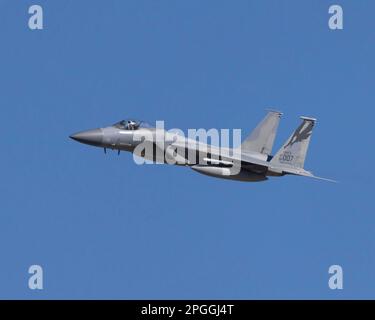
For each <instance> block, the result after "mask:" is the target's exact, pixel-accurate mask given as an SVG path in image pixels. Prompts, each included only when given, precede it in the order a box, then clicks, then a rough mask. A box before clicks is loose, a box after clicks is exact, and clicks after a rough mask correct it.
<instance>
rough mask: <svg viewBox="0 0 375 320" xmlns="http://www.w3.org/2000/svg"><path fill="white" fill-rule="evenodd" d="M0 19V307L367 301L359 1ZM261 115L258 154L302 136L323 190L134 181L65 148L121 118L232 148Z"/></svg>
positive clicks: (161, 2) (369, 174)
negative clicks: (303, 124)
mask: <svg viewBox="0 0 375 320" xmlns="http://www.w3.org/2000/svg"><path fill="white" fill-rule="evenodd" d="M333 3H337V4H340V5H342V7H343V9H344V30H342V31H332V30H330V29H329V28H328V19H329V14H328V8H329V6H330V5H331V4H333ZM32 4H40V5H42V7H43V9H44V30H41V31H31V30H30V29H29V28H28V18H29V14H28V8H29V6H30V5H32ZM0 14H1V20H0V21H1V28H0V39H1V50H0V115H1V126H0V136H1V157H0V165H1V166H0V171H1V183H0V195H1V196H0V197H1V198H0V199H1V201H0V252H1V258H0V273H1V279H2V280H1V283H0V298H23V299H35V298H38V299H40V298H72V299H76V298H104V299H111V298H115V299H117V298H120V299H122V298H124V299H142V298H150V299H151V298H152V299H164V298H168V299H179V298H212V299H216V298H225V299H231V298H235V299H253V298H256V299H258V298H323V299H341V298H375V276H374V275H375V252H374V248H375V240H374V239H375V233H374V231H375V228H374V224H375V211H374V199H373V198H374V187H375V185H374V178H375V174H374V170H375V168H374V160H375V159H374V158H375V151H374V142H373V137H374V133H373V132H374V129H373V125H374V116H375V112H374V107H375V93H374V80H375V72H374V71H375V70H374V66H375V63H374V57H375V42H374V41H375V20H374V14H375V3H374V1H372V0H366V1H365V0H363V1H355V0H352V1H344V0H337V1H323V0H321V1H316V0H310V1H308V0H305V1H300V0H298V1H297V0H295V1H291V0H288V1H278V0H273V1H263V0H262V1H260V0H259V1H240V0H236V1H217V0H215V1H213V0H212V1H211V0H205V1H200V0H199V1H198V0H189V1H166V0H158V1H151V0H149V1H142V0H137V1H120V0H117V1H72V0H70V1H68V0H65V1H52V0H51V1H42V0H37V1H13V0H1V1H0ZM267 107H273V108H276V109H279V110H281V111H283V112H284V116H283V118H282V120H281V123H280V127H279V132H278V136H277V139H276V143H275V146H274V151H276V150H277V149H278V148H279V147H280V146H281V144H282V143H283V142H284V140H285V139H286V138H287V137H288V136H289V134H290V133H291V132H292V130H294V129H295V127H296V126H297V125H298V124H299V119H298V117H299V116H300V115H307V116H314V117H316V118H318V123H317V126H316V128H315V130H314V133H313V137H312V141H311V144H310V149H309V153H308V157H307V161H306V168H307V169H310V170H312V171H313V172H314V173H315V174H317V175H319V176H323V177H329V178H334V179H337V180H339V181H340V183H339V184H333V183H328V182H323V181H316V180H313V179H308V178H302V177H291V176H288V177H284V178H271V179H270V180H268V181H267V182H261V183H243V182H237V181H228V180H220V179H215V178H210V177H206V176H203V175H199V174H198V173H196V172H194V171H192V170H189V169H187V168H180V167H173V166H167V165H145V166H137V165H136V164H135V163H134V162H133V159H132V155H131V154H125V153H122V154H121V155H120V156H117V154H116V152H108V153H107V155H104V153H103V150H101V149H98V148H94V147H89V146H86V145H82V144H79V143H77V142H74V141H72V140H70V139H69V138H68V136H69V135H70V134H71V133H74V132H77V131H80V130H85V129H90V128H96V127H101V126H106V125H109V124H112V123H114V122H116V121H119V120H121V119H123V118H127V117H134V118H139V119H144V120H147V121H149V122H151V123H152V122H154V121H155V120H165V121H166V126H167V127H169V128H176V127H177V128H181V129H183V130H187V129H188V128H206V129H210V128H241V129H243V132H244V133H245V134H247V133H248V132H250V131H251V130H252V129H253V128H254V127H255V125H256V124H257V123H258V121H260V119H261V118H262V117H263V116H264V115H265V111H264V109H265V108H267ZM32 264H39V265H41V266H42V267H43V269H44V290H42V291H32V290H30V289H29V288H28V278H29V274H28V268H29V266H30V265H32ZM332 264H339V265H341V266H342V267H343V270H344V289H343V290H341V291H339V290H335V291H333V290H330V289H329V287H328V278H329V274H328V268H329V266H330V265H332Z"/></svg>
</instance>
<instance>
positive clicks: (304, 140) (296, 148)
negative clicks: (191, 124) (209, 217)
mask: <svg viewBox="0 0 375 320" xmlns="http://www.w3.org/2000/svg"><path fill="white" fill-rule="evenodd" d="M281 115H282V113H280V112H278V111H272V110H271V111H269V112H268V113H267V115H266V116H265V118H264V119H263V120H262V121H261V122H260V123H259V125H258V126H257V127H256V128H255V129H254V130H253V132H252V133H251V134H250V135H249V136H248V137H247V138H246V139H245V140H244V141H243V142H242V144H241V145H240V146H239V147H237V148H229V147H217V146H215V145H213V144H212V143H211V144H208V143H203V142H201V141H196V140H194V139H191V138H186V137H184V136H181V135H178V134H176V133H172V132H168V131H165V130H164V128H159V127H158V125H156V127H151V126H150V125H148V124H147V123H145V122H143V121H137V120H122V121H120V122H118V123H116V124H114V125H112V126H108V127H104V128H99V129H92V130H87V131H83V132H78V133H76V134H73V135H71V136H70V138H72V139H73V140H76V141H78V142H81V143H85V144H88V145H92V146H96V147H101V148H104V151H105V152H106V150H107V148H111V149H115V150H118V152H120V151H121V150H124V151H128V152H132V153H133V154H134V155H136V156H138V157H141V158H144V159H147V160H148V161H151V162H154V163H167V164H174V165H180V166H185V167H188V168H191V169H193V170H194V171H197V172H199V173H202V174H205V175H208V176H213V177H218V178H223V179H231V180H239V181H253V182H256V181H265V180H267V179H268V177H270V176H271V177H280V176H284V175H297V176H305V177H312V178H317V179H323V180H328V181H333V180H330V179H324V178H319V177H316V176H314V175H313V174H312V173H311V172H309V171H307V170H305V169H304V163H305V158H306V154H307V150H308V147H309V143H310V139H311V135H312V131H313V128H314V125H315V123H316V119H314V118H309V117H301V120H302V122H301V124H300V125H299V126H298V127H297V129H296V130H295V131H294V132H293V134H292V135H291V136H290V138H289V139H288V140H287V141H286V142H285V143H284V145H283V146H282V147H281V148H280V150H279V151H278V152H276V154H275V155H274V156H272V155H271V154H272V147H273V143H274V140H275V137H276V132H277V128H278V125H279V121H280V118H281ZM157 124H158V122H157Z"/></svg>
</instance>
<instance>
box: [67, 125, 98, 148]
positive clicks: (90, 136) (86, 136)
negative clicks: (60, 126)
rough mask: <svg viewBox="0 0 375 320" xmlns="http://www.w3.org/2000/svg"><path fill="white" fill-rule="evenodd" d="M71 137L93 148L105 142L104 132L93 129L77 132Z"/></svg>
mask: <svg viewBox="0 0 375 320" xmlns="http://www.w3.org/2000/svg"><path fill="white" fill-rule="evenodd" d="M69 137H70V138H71V139H73V140H76V141H78V142H81V143H86V144H90V145H93V146H100V145H101V143H102V142H103V131H102V129H92V130H87V131H81V132H77V133H75V134H72V135H71V136H69Z"/></svg>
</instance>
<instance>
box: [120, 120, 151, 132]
mask: <svg viewBox="0 0 375 320" xmlns="http://www.w3.org/2000/svg"><path fill="white" fill-rule="evenodd" d="M113 126H114V127H116V128H118V129H122V130H137V129H139V128H151V126H150V125H149V124H148V123H147V122H145V121H140V120H132V119H126V120H121V121H120V122H117V123H115V124H114V125H113Z"/></svg>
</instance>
